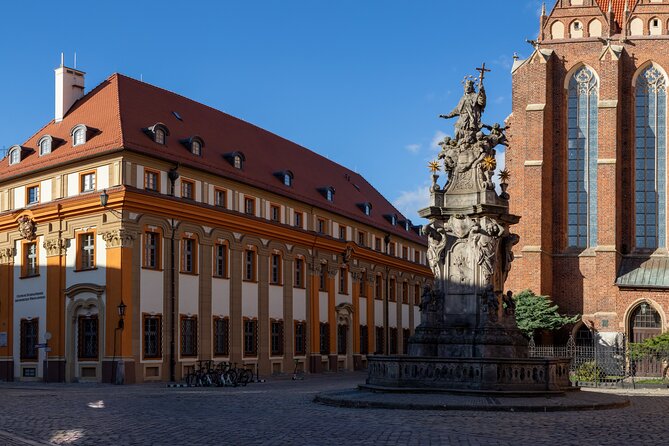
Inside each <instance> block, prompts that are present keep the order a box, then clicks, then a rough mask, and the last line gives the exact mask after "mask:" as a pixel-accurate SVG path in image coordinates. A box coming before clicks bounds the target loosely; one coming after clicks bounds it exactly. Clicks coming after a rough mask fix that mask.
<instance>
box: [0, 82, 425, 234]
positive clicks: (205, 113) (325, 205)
mask: <svg viewBox="0 0 669 446" xmlns="http://www.w3.org/2000/svg"><path fill="white" fill-rule="evenodd" d="M174 112H177V113H178V114H179V116H180V117H181V118H182V120H180V119H177V117H176V116H175V114H174ZM158 122H160V123H163V124H165V125H166V126H167V128H168V129H169V132H170V136H168V137H167V141H166V145H160V144H157V143H155V142H154V141H153V139H152V138H150V137H149V136H147V134H146V133H145V132H144V131H143V129H145V128H147V127H150V126H152V125H154V124H156V123H158ZM77 124H85V125H86V126H88V128H89V129H92V131H91V136H90V137H89V139H88V141H87V142H86V144H83V145H80V146H77V147H73V146H72V137H71V136H70V132H71V130H72V128H73V127H74V126H76V125H77ZM44 135H51V136H52V137H54V138H55V139H59V140H61V141H60V143H61V144H60V145H56V144H54V148H53V151H52V153H50V154H48V155H45V156H38V151H37V143H38V141H39V139H40V138H41V137H42V136H44ZM193 136H199V137H201V138H202V139H203V140H204V141H205V144H206V145H205V147H204V148H203V149H202V156H196V155H193V154H191V153H190V151H189V150H188V149H187V148H186V147H185V146H184V145H183V144H182V143H181V142H180V140H182V139H187V138H190V137H193ZM22 146H23V147H24V149H27V150H24V155H23V157H22V160H21V162H20V163H19V164H15V165H11V166H10V165H9V162H8V159H7V158H5V159H3V160H1V161H0V182H4V181H7V180H9V179H11V178H15V177H18V176H24V175H29V174H31V173H32V172H34V171H35V170H38V169H39V170H41V169H43V168H49V167H56V166H59V165H62V164H65V163H71V162H74V161H77V160H78V159H81V158H84V157H88V156H94V155H99V154H103V153H109V152H112V151H115V150H121V149H125V150H132V151H135V152H139V153H142V154H145V155H148V156H152V157H156V158H160V159H163V160H167V161H171V162H175V163H177V162H178V163H180V164H181V165H182V166H189V167H192V168H196V169H201V170H203V171H207V172H210V173H213V174H216V175H220V176H222V177H225V178H229V179H233V180H236V181H239V182H242V183H246V184H249V185H252V186H256V187H258V188H262V189H265V190H268V191H271V192H274V193H277V194H280V195H284V196H286V197H289V198H293V199H296V200H298V201H302V202H304V203H306V204H308V205H313V206H316V207H319V208H322V209H325V210H329V211H331V212H334V213H337V214H340V215H342V216H345V217H348V218H351V219H354V220H357V221H359V222H362V223H365V224H368V225H371V226H374V227H376V228H378V230H379V231H384V232H388V233H393V234H395V235H399V236H401V237H403V238H407V239H411V240H413V241H416V242H419V243H424V241H423V239H422V238H421V237H419V236H418V234H417V233H416V232H414V231H405V230H404V228H403V227H402V226H399V225H395V226H393V225H391V224H390V222H389V221H388V220H387V219H386V218H384V215H388V214H397V219H398V221H400V222H401V221H403V220H406V218H405V217H404V216H402V214H401V213H400V212H399V211H398V210H397V209H396V208H395V207H393V206H392V204H390V203H389V202H388V201H387V200H386V199H385V198H384V197H383V196H382V195H381V194H380V193H379V192H378V191H377V190H376V189H375V188H374V187H373V186H372V185H370V184H369V183H368V182H367V181H366V180H365V179H364V178H363V177H362V176H360V175H359V174H357V173H355V172H353V171H351V170H349V169H347V168H346V167H344V166H341V165H339V164H337V163H335V162H333V161H330V160H328V159H327V158H325V157H323V156H321V155H318V154H317V153H314V152H312V151H311V150H309V149H306V148H304V147H302V146H300V145H298V144H295V143H293V142H291V141H288V140H286V139H284V138H282V137H280V136H277V135H275V134H273V133H270V132H268V131H266V130H263V129H261V128H259V127H257V126H255V125H253V124H250V123H248V122H245V121H243V120H241V119H238V118H235V117H233V116H230V115H228V114H226V113H223V112H221V111H219V110H216V109H213V108H211V107H208V106H206V105H203V104H200V103H198V102H195V101H193V100H191V99H188V98H185V97H183V96H180V95H178V94H175V93H172V92H170V91H167V90H164V89H162V88H158V87H155V86H153V85H150V84H147V83H144V82H140V81H138V80H135V79H132V78H129V77H127V76H124V75H121V74H113V75H112V76H110V77H109V78H108V79H107V80H105V81H104V82H102V83H101V84H100V85H98V86H97V87H96V88H95V89H93V90H92V91H90V92H89V93H88V94H86V95H85V96H84V97H83V98H82V99H80V100H79V101H77V102H76V103H75V104H74V106H73V107H72V108H71V109H70V110H69V111H68V112H67V114H66V116H65V117H64V118H63V120H62V121H61V122H59V123H55V122H54V121H51V122H50V123H49V124H47V125H46V126H44V127H43V128H42V129H40V130H39V131H38V132H37V133H35V134H34V135H33V136H32V137H30V138H29V139H28V140H27V141H26V142H25V143H24V144H22ZM234 151H238V152H242V153H243V154H244V156H245V159H246V161H245V162H244V168H243V170H238V169H235V168H234V167H233V166H232V165H231V164H230V163H229V161H228V160H226V159H225V158H224V156H223V155H224V154H226V153H230V152H234ZM284 170H290V171H291V172H292V173H293V175H294V180H293V185H292V187H289V186H285V185H284V184H283V181H281V180H280V179H279V178H277V176H276V175H275V174H276V173H277V172H280V171H284ZM328 186H330V187H333V188H334V189H335V194H334V201H333V202H328V201H327V200H326V199H325V197H324V196H323V194H322V193H321V192H320V191H319V189H322V188H324V187H328ZM365 202H369V203H371V204H372V214H371V216H366V215H364V213H363V211H362V209H361V208H360V207H359V206H358V205H359V204H361V203H365Z"/></svg>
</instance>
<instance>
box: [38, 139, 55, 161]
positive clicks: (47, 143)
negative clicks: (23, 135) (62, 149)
mask: <svg viewBox="0 0 669 446" xmlns="http://www.w3.org/2000/svg"><path fill="white" fill-rule="evenodd" d="M37 144H38V146H39V155H40V156H42V155H47V154H49V153H51V147H52V145H53V138H52V137H51V136H49V135H45V136H42V138H40V140H39V142H38V143H37Z"/></svg>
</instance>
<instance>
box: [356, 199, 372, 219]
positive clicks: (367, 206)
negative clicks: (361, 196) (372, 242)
mask: <svg viewBox="0 0 669 446" xmlns="http://www.w3.org/2000/svg"><path fill="white" fill-rule="evenodd" d="M356 206H358V209H360V210H361V211H362V212H363V213H364V214H365V215H366V216H368V217H369V216H370V215H372V203H370V202H368V201H367V202H365V203H357V204H356Z"/></svg>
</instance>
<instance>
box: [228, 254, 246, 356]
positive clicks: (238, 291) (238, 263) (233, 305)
mask: <svg viewBox="0 0 669 446" xmlns="http://www.w3.org/2000/svg"><path fill="white" fill-rule="evenodd" d="M242 253H243V249H242V248H241V247H240V246H238V245H237V244H232V245H231V246H230V361H231V362H233V363H237V364H241V363H242V351H243V350H244V345H243V339H242V334H243V324H242Z"/></svg>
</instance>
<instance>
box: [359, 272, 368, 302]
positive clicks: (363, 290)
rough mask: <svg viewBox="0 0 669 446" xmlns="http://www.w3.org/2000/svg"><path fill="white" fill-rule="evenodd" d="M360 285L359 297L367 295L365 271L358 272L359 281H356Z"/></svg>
mask: <svg viewBox="0 0 669 446" xmlns="http://www.w3.org/2000/svg"><path fill="white" fill-rule="evenodd" d="M358 286H359V287H360V290H359V292H360V297H365V296H367V271H363V272H362V273H360V282H359V283H358Z"/></svg>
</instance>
